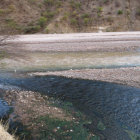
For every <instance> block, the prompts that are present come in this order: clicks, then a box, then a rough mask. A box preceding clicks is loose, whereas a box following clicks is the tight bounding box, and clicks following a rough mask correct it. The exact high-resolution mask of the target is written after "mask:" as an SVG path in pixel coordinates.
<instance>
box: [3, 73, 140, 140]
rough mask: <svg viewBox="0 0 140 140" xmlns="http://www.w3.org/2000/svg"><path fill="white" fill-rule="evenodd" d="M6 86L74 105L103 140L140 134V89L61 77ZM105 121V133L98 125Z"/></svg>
mask: <svg viewBox="0 0 140 140" xmlns="http://www.w3.org/2000/svg"><path fill="white" fill-rule="evenodd" d="M3 81H5V83H7V84H9V85H10V84H11V85H13V86H18V87H21V88H24V89H26V90H32V91H38V92H40V93H43V94H47V95H50V96H54V97H57V98H60V99H61V100H67V101H70V102H72V103H73V104H74V105H75V107H77V108H78V109H79V110H81V111H83V112H84V113H86V114H87V115H88V116H90V117H91V118H92V119H93V124H91V125H89V126H87V127H88V128H90V130H92V131H93V132H94V133H96V134H98V135H99V136H100V137H101V138H102V139H107V140H112V139H113V140H129V139H130V136H129V133H127V132H126V131H129V132H130V131H131V133H132V132H133V134H135V135H137V134H140V89H139V88H133V87H128V86H122V85H118V84H113V83H108V82H100V81H90V80H78V79H68V78H63V77H57V76H46V77H25V78H24V77H23V75H22V76H20V77H18V78H17V77H15V76H14V77H13V76H12V77H11V78H6V79H3ZM99 121H102V122H103V124H104V125H105V127H106V129H105V130H102V131H101V130H99V129H98V128H97V125H98V123H99Z"/></svg>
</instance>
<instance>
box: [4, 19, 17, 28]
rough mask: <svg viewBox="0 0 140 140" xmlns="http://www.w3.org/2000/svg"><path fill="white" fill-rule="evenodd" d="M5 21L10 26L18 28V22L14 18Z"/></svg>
mask: <svg viewBox="0 0 140 140" xmlns="http://www.w3.org/2000/svg"><path fill="white" fill-rule="evenodd" d="M5 22H6V24H7V26H8V27H10V28H13V29H16V28H17V23H16V22H15V21H14V20H13V19H9V18H8V19H5Z"/></svg>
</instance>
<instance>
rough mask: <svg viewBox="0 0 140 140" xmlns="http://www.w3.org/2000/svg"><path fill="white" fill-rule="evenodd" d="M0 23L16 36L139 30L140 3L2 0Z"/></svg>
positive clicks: (130, 0) (119, 0)
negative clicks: (39, 33) (16, 34)
mask: <svg viewBox="0 0 140 140" xmlns="http://www.w3.org/2000/svg"><path fill="white" fill-rule="evenodd" d="M0 22H1V25H4V26H6V27H7V28H8V29H9V28H10V29H12V30H15V31H16V32H17V33H22V34H24V33H38V32H41V33H69V32H94V31H98V30H99V29H102V30H103V31H107V32H110V31H131V30H133V31H137V30H140V2H139V0H85V1H84V0H75V1H74V0H12V1H11V0H1V1H0Z"/></svg>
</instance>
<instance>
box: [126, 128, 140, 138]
mask: <svg viewBox="0 0 140 140" xmlns="http://www.w3.org/2000/svg"><path fill="white" fill-rule="evenodd" d="M126 132H127V133H128V135H129V137H130V139H131V140H140V135H137V134H135V133H134V132H132V131H129V130H126Z"/></svg>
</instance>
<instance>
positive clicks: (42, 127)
mask: <svg viewBox="0 0 140 140" xmlns="http://www.w3.org/2000/svg"><path fill="white" fill-rule="evenodd" d="M4 99H5V100H6V101H7V102H8V104H9V105H12V106H13V113H12V114H11V115H10V119H11V120H12V121H13V124H14V122H20V123H21V124H24V127H25V128H26V130H24V131H21V132H20V133H19V134H18V136H19V138H20V140H21V139H24V138H25V139H28V140H31V139H34V140H38V139H48V140H52V139H54V140H55V139H56V140H59V139H60V140H61V139H64V140H68V139H77V138H78V137H80V140H81V139H83V140H85V139H87V140H96V139H98V137H97V136H95V135H94V134H93V132H91V131H89V130H88V129H87V128H85V127H84V125H86V124H90V123H91V120H90V119H89V118H88V117H86V116H85V115H84V114H82V113H81V112H79V111H78V110H76V109H75V108H74V106H73V105H72V103H69V102H62V101H60V100H58V99H55V98H52V97H48V96H43V95H41V94H40V93H37V92H32V91H21V90H9V91H6V94H5V95H4ZM17 129H18V126H17Z"/></svg>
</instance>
